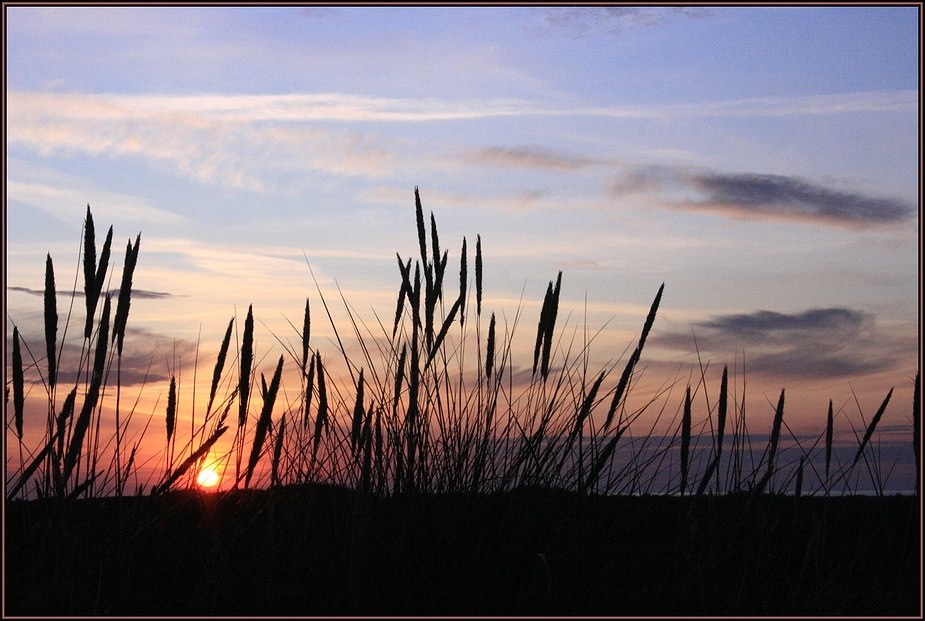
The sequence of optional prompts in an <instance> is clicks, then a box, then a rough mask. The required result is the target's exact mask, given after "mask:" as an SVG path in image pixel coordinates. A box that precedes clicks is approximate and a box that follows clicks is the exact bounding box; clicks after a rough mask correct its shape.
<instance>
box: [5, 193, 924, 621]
mask: <svg viewBox="0 0 925 621" xmlns="http://www.w3.org/2000/svg"><path fill="white" fill-rule="evenodd" d="M415 218H416V224H417V232H418V242H419V244H418V251H419V256H414V257H407V258H403V257H402V256H401V255H400V254H399V255H398V256H397V263H398V268H399V270H398V271H399V277H400V284H399V287H398V293H397V303H396V307H395V312H394V315H391V314H390V315H389V317H390V318H392V319H391V321H388V322H387V323H383V322H382V321H381V320H379V319H378V318H377V324H378V325H377V326H376V327H375V328H374V329H371V328H370V327H369V326H368V325H367V324H366V323H365V322H364V321H363V320H362V319H361V318H360V317H359V316H358V315H357V314H356V313H355V312H353V310H352V308H351V306H350V305H349V303H348V302H347V301H346V300H343V299H342V302H343V305H344V308H345V312H346V317H347V324H348V326H347V327H348V330H347V331H343V332H342V331H341V330H339V329H338V326H337V325H336V324H335V323H334V321H333V319H332V316H333V315H332V310H331V308H330V307H329V304H328V301H327V299H326V298H325V297H324V295H322V294H321V291H320V288H319V289H318V294H319V297H320V302H321V306H322V309H323V311H324V314H325V315H326V316H327V318H328V319H329V320H330V321H331V324H332V327H333V329H334V339H333V342H335V343H336V347H335V349H334V351H332V352H323V351H322V350H321V349H320V348H317V347H313V346H312V343H311V327H312V308H311V304H310V302H309V300H308V299H306V301H305V309H304V316H303V319H302V321H301V329H297V328H295V326H293V330H294V331H295V332H296V334H297V336H298V342H297V343H296V344H295V345H292V344H291V343H289V342H287V341H284V340H283V339H281V338H279V337H277V340H278V341H279V343H280V344H281V345H282V347H283V350H284V351H283V353H282V354H281V355H279V358H278V360H277V362H276V364H275V366H274V367H273V371H272V373H271V374H270V375H269V379H268V378H267V376H265V375H264V374H263V373H261V372H259V370H258V367H259V365H260V361H261V360H262V359H263V358H262V356H261V354H260V353H259V351H258V350H257V348H256V344H255V337H254V321H255V318H254V312H253V306H250V307H249V308H248V311H247V315H246V318H245V320H244V324H243V326H241V328H242V330H241V335H240V339H238V338H237V337H236V338H235V339H234V345H232V333H233V332H234V333H235V334H236V335H237V328H238V325H239V324H238V321H237V318H235V317H232V318H231V320H230V321H229V323H228V326H227V329H226V331H225V333H224V338H223V340H222V342H221V345H220V348H219V353H218V356H217V358H216V360H215V364H214V367H213V371H212V374H211V384H210V390H209V396H208V402H207V405H206V408H205V413H204V414H201V411H200V416H199V418H198V420H197V414H196V410H195V403H194V404H193V406H192V410H191V412H190V413H189V416H187V417H182V418H183V419H185V420H190V427H189V428H188V429H187V428H186V426H185V425H184V426H183V429H181V428H180V425H179V424H178V423H179V421H180V420H181V414H182V412H181V411H180V405H179V404H180V399H179V396H178V394H179V388H178V387H179V384H180V380H181V378H180V377H178V376H177V374H176V373H173V372H172V373H171V377H170V380H169V388H168V394H167V398H166V407H165V408H164V410H163V412H164V425H165V430H166V438H165V440H164V443H163V449H162V450H161V451H160V452H155V453H154V454H153V455H152V454H151V449H150V445H152V444H153V443H155V441H154V440H151V439H150V438H149V436H150V429H153V428H156V427H158V426H154V427H152V426H151V424H150V423H151V419H150V418H149V420H148V421H146V422H144V423H143V424H141V423H137V422H135V420H134V419H135V418H136V407H135V406H131V407H126V405H125V403H124V402H125V401H126V399H125V398H124V397H123V394H122V386H121V369H122V355H123V342H124V337H125V331H126V325H127V321H128V316H129V309H130V306H131V294H132V281H133V274H134V271H135V268H136V264H137V259H138V251H139V246H140V241H141V236H140V234H139V235H138V236H137V237H136V239H135V241H134V243H132V241H131V240H129V242H128V244H127V248H126V253H125V262H124V267H123V272H122V276H121V285H120V288H119V290H118V291H104V284H105V283H106V282H107V281H108V280H109V278H110V277H111V275H110V274H109V256H110V246H111V241H112V228H110V230H109V233H108V235H107V237H106V241H105V243H104V245H103V248H102V252H101V254H100V257H99V261H97V256H96V247H95V243H96V242H95V230H94V223H93V218H92V215H91V213H90V210H89V207H88V209H87V215H86V220H85V223H84V235H83V240H82V256H83V263H82V271H83V276H84V279H83V280H84V297H85V299H86V311H87V318H86V323H85V324H84V326H83V327H84V330H83V331H82V333H81V335H80V337H81V340H80V347H79V348H77V349H79V354H74V349H75V348H72V347H69V348H68V349H67V350H65V347H64V342H65V338H66V333H67V328H66V326H67V325H68V324H69V321H70V311H68V316H67V317H66V318H65V321H64V325H65V329H64V330H63V331H62V333H61V334H59V314H58V308H57V301H56V299H57V292H56V286H55V274H54V267H53V263H52V259H51V256H48V257H47V261H46V275H45V290H44V302H45V304H44V339H45V357H44V359H35V358H33V357H32V354H31V351H32V349H30V348H29V346H28V343H26V342H25V341H24V340H23V337H22V332H21V331H20V329H19V326H16V325H14V326H13V336H12V361H11V362H8V364H10V365H11V367H12V368H11V372H10V373H8V374H7V376H8V378H10V379H9V380H8V382H9V383H8V388H7V402H8V405H9V401H10V397H11V396H12V406H13V407H12V416H10V415H8V416H7V448H8V450H7V455H8V460H7V476H6V490H5V491H6V494H5V495H6V502H5V508H6V518H7V520H6V526H7V532H6V537H7V542H6V543H7V546H6V549H7V557H6V562H7V564H6V570H7V585H6V586H7V589H6V599H5V604H6V607H7V608H6V611H7V612H9V613H11V614H45V615H82V614H120V615H145V614H156V615H173V614H188V615H197V614H202V615H209V614H219V615H229V614H254V615H259V614H271V615H272V614H306V615H307V614H396V615H406V614H425V615H452V614H492V615H504V614H528V615H542V614H553V615H573V614H578V615H638V614H661V615H678V614H703V615H720V614H737V615H738V614H755V615H785V614H797V615H829V614H830V615H853V614H861V615H871V614H899V615H907V614H914V613H915V612H916V611H920V605H921V602H920V598H919V592H918V586H917V585H918V581H919V576H920V570H919V567H920V565H919V560H920V558H919V540H920V538H919V525H920V522H919V505H918V483H917V484H916V492H915V495H914V496H905V497H888V496H886V495H885V493H884V492H885V489H886V485H887V481H888V479H889V467H888V465H887V464H882V463H881V458H880V453H879V452H878V451H877V450H875V438H876V433H877V426H878V423H879V422H880V420H881V418H882V416H883V413H884V411H885V409H886V407H887V404H888V403H889V401H890V398H891V396H892V392H893V391H892V390H891V391H890V392H889V393H888V394H887V395H886V398H885V399H884V400H883V403H882V405H881V406H880V408H879V409H878V410H877V412H876V414H875V415H874V416H873V417H872V418H871V419H870V421H869V422H868V423H864V424H863V427H862V428H863V434H861V433H857V434H856V435H857V447H856V450H852V454H851V455H841V454H840V451H838V450H837V449H836V444H835V438H834V433H833V420H834V418H835V417H836V416H837V415H838V413H833V409H832V405H831V402H830V406H829V412H828V415H827V418H826V426H825V430H824V431H823V432H822V433H821V434H820V437H819V438H818V439H817V440H816V442H814V443H813V444H812V445H811V446H807V445H805V444H801V443H799V442H797V443H796V445H795V446H790V447H787V448H786V449H785V448H784V444H785V441H786V437H785V435H784V432H785V430H786V429H787V426H786V422H785V392H784V391H783V390H782V391H781V393H780V397H779V400H778V403H777V406H776V408H774V416H773V422H772V424H771V429H770V434H769V435H768V439H767V443H766V444H765V445H764V448H763V450H762V449H760V448H756V447H755V446H754V444H755V443H753V441H752V435H751V434H750V433H749V430H748V427H747V425H746V424H745V407H744V395H742V396H738V395H736V394H734V393H733V392H732V391H731V389H730V387H729V383H730V382H729V374H728V369H726V368H725V367H724V369H723V376H722V381H721V383H720V386H719V395H718V398H716V399H713V400H711V399H709V398H707V399H706V402H707V410H708V411H707V421H706V422H707V423H709V424H697V423H695V421H694V406H695V399H697V398H698V395H700V394H702V395H704V396H706V394H707V392H708V391H707V382H706V374H705V372H704V371H703V370H701V372H700V378H699V381H695V382H692V383H688V385H687V386H686V387H685V390H684V398H683V402H682V403H679V404H678V405H677V406H676V409H675V412H674V416H673V417H672V414H671V408H670V407H669V406H668V400H669V398H670V397H671V394H672V392H671V391H672V388H673V387H674V386H673V385H671V386H667V387H664V388H663V389H661V390H660V391H659V392H658V393H657V394H656V396H655V397H654V398H653V399H649V400H646V401H643V402H641V403H636V402H635V401H633V400H631V399H630V395H631V393H632V388H633V386H634V383H635V382H636V381H637V380H638V377H639V375H640V373H641V360H642V355H643V350H644V346H645V343H646V340H647V337H648V335H649V334H650V331H651V330H652V327H653V325H654V322H655V319H656V316H657V313H658V310H659V307H660V305H661V301H662V295H663V292H664V284H662V285H661V286H660V287H659V288H658V290H657V292H656V294H655V297H654V299H653V302H652V304H651V306H650V308H649V312H648V314H647V316H646V317H645V319H644V322H643V327H642V330H641V332H640V334H639V337H638V340H637V342H636V343H635V345H634V346H633V348H632V352H631V353H630V355H629V357H628V358H627V359H626V360H625V361H622V363H609V364H607V365H604V367H603V368H600V369H598V370H596V371H593V372H592V371H591V370H590V369H589V368H588V366H589V365H588V362H587V361H588V359H589V357H588V351H589V347H590V345H591V343H590V342H587V339H586V342H583V343H581V344H580V345H575V343H574V341H572V342H569V341H568V340H567V339H566V338H565V337H564V336H563V334H564V330H563V327H562V325H561V321H560V318H559V312H558V311H559V306H560V291H561V284H562V272H559V273H558V275H557V276H556V278H555V280H554V281H552V280H551V281H550V282H549V284H548V286H547V289H546V295H545V298H544V301H543V305H542V310H541V311H540V315H539V319H538V323H537V330H536V337H535V341H534V349H533V360H532V367H530V366H521V365H518V364H517V363H516V362H515V361H514V359H513V358H514V352H515V347H514V335H515V332H516V329H517V327H518V324H519V322H520V320H521V317H522V312H523V310H522V308H519V309H518V310H517V312H516V314H515V315H514V317H513V319H505V320H503V321H499V320H498V319H497V316H496V314H495V313H491V314H490V316H487V313H486V317H485V318H483V317H482V313H483V257H482V243H481V237H480V236H479V237H478V238H477V242H476V245H475V258H474V276H475V277H474V282H470V280H469V269H468V267H469V257H468V248H469V247H468V245H467V243H466V239H465V238H463V240H462V246H461V250H460V255H459V270H458V282H457V281H456V274H457V272H456V271H455V270H453V271H451V270H450V269H449V266H448V259H449V252H448V250H446V249H444V248H442V247H441V244H440V239H439V236H438V230H437V223H436V219H435V217H434V215H433V214H430V217H429V227H428V226H427V219H425V216H424V210H423V207H422V204H421V199H420V195H419V193H418V191H417V189H415ZM428 233H429V234H428ZM473 296H474V298H475V304H474V305H473V304H471V303H470V302H471V298H472V297H473ZM113 298H115V301H116V308H115V314H114V315H113V309H112V303H113ZM502 316H503V315H502ZM486 323H487V331H483V328H484V327H485V324H486ZM531 334H532V332H531ZM576 350H577V351H576ZM628 350H629V348H628ZM356 352H359V353H356ZM24 354H25V355H24ZM30 358H31V361H30V360H29V359H30ZM274 358H275V356H274V357H272V358H270V360H273V359H274ZM75 369H76V371H75ZM62 370H64V371H66V372H64V373H62ZM258 375H259V380H258ZM113 377H114V380H113ZM692 377H696V376H692ZM113 381H114V385H113ZM914 381H915V397H914V400H913V401H914V403H913V431H914V433H913V435H914V439H913V443H914V450H915V452H916V462H915V464H916V473H918V467H919V463H920V462H919V460H918V451H919V444H918V441H919V439H918V434H919V426H918V421H919V412H918V410H919V407H920V406H919V398H918V395H919V378H918V376H916V378H915V380H914ZM30 382H31V383H30ZM287 382H288V390H287ZM28 386H33V387H41V389H42V390H44V393H45V395H44V402H45V404H46V407H45V409H46V412H45V416H46V418H45V422H44V424H42V425H41V427H42V428H44V435H41V436H38V439H36V437H37V436H36V435H35V434H33V435H32V436H30V435H29V434H28V433H25V432H24V426H25V427H28V425H26V422H27V421H29V420H30V419H29V418H28V417H34V416H35V412H34V411H27V410H28V409H29V408H27V407H26V406H27V401H28V403H29V404H31V405H32V407H33V408H34V404H35V403H36V400H35V399H34V398H32V399H30V400H27V399H26V398H25V394H26V392H27V387H28ZM142 389H144V386H143V387H142ZM223 391H224V394H223ZM293 393H294V394H296V395H297V396H296V397H295V398H292V397H291V395H292V394H293ZM283 395H290V396H288V397H283ZM258 402H259V403H258ZM136 403H137V402H136ZM9 409H10V408H9V407H8V408H7V410H8V411H9ZM229 412H232V417H231V420H229V418H228V414H229ZM235 413H236V414H237V416H234V414H235ZM646 416H647V417H648V419H647V418H645V417H646ZM669 418H670V420H668V421H666V420H665V419H669ZM644 423H645V424H646V425H647V426H646V427H645V429H644V430H643V432H642V433H640V432H639V431H638V429H637V427H639V426H641V425H643V424H644ZM657 425H662V426H665V425H667V426H668V427H669V428H671V429H673V430H674V431H673V433H671V434H667V435H666V434H664V433H660V434H659V433H654V430H655V429H656V427H657ZM35 427H36V426H35V425H34V424H33V425H32V428H35ZM232 427H233V428H234V431H233V433H226V432H228V431H229V429H231V428H232ZM704 429H709V431H707V432H706V433H704V431H703V430H704ZM178 439H179V441H178ZM704 447H706V448H704ZM11 449H12V450H11ZM788 451H789V453H788ZM785 453H786V454H787V458H786V459H785V458H784V456H785ZM794 455H796V456H795V457H794ZM14 456H15V457H18V462H17V461H15V459H11V457H14ZM11 464H12V465H11ZM823 464H824V465H823ZM206 467H209V468H212V469H215V470H217V471H219V472H220V473H221V476H222V478H223V480H224V481H225V482H226V483H225V484H224V485H223V488H222V489H223V491H221V492H217V493H215V492H208V491H205V490H200V489H197V488H196V486H195V483H194V481H195V479H196V477H197V475H198V474H199V473H200V472H201V471H202V470H203V469H204V468H206ZM865 475H866V477H868V478H869V479H870V481H871V483H872V484H873V485H874V488H875V491H876V492H877V496H876V498H865V497H859V496H855V495H853V491H854V490H855V489H856V488H857V486H858V483H859V479H860V478H861V477H863V476H865ZM784 491H791V492H793V494H792V495H787V496H785V495H784V494H783V492H784Z"/></svg>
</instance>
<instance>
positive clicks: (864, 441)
mask: <svg viewBox="0 0 925 621" xmlns="http://www.w3.org/2000/svg"><path fill="white" fill-rule="evenodd" d="M892 396H893V389H892V388H890V392H888V393H887V394H886V398H885V399H884V400H883V403H881V404H880V409H878V410H877V413H876V414H874V417H873V418H872V419H870V424H869V425H868V426H867V431H866V432H865V433H864V438H863V439H862V440H861V444H860V446H858V452H857V453H855V455H854V461H853V462H852V463H851V467H852V468H853V467H854V466H856V465H857V463H858V460H860V459H861V455H862V454H863V453H864V449H865V448H866V447H867V443H868V442H870V438H871V436H873V435H874V429H876V428H877V423H879V422H880V419H881V418H882V417H883V413H884V412H885V411H886V406H887V404H888V403H889V402H890V397H892Z"/></svg>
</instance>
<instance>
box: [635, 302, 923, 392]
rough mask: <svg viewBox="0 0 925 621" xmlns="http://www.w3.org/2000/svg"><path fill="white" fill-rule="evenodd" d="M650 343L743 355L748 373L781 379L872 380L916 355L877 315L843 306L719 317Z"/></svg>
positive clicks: (705, 352)
mask: <svg viewBox="0 0 925 621" xmlns="http://www.w3.org/2000/svg"><path fill="white" fill-rule="evenodd" d="M651 342H652V343H653V344H654V345H657V346H659V347H664V348H666V349H673V350H683V351H688V352H693V351H699V352H700V354H701V355H705V354H727V353H730V352H733V353H735V352H743V351H744V352H745V361H746V364H745V369H746V371H747V372H750V373H758V374H761V375H766V376H772V377H783V378H814V379H823V378H843V377H854V376H860V375H868V374H873V373H879V372H884V371H889V370H893V369H895V368H897V367H898V366H899V365H900V364H902V362H903V361H904V360H905V359H907V358H909V359H911V357H912V356H913V355H914V354H915V351H914V350H915V343H914V342H913V343H912V344H911V345H910V344H909V342H908V341H907V339H906V338H901V337H899V336H897V335H892V334H890V333H888V332H886V331H884V330H881V329H880V328H878V326H877V325H876V321H875V317H874V316H873V315H871V314H868V313H864V312H861V311H858V310H854V309H849V308H839V307H830V308H817V309H810V310H806V311H802V312H798V313H792V314H788V313H779V312H774V311H768V310H758V311H755V312H753V313H740V314H729V315H719V316H716V317H713V318H711V319H709V320H706V321H702V322H699V323H695V324H693V326H692V331H691V332H681V331H675V332H666V333H661V334H655V335H653V336H652V337H651Z"/></svg>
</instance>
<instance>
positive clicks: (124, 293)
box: [112, 233, 141, 357]
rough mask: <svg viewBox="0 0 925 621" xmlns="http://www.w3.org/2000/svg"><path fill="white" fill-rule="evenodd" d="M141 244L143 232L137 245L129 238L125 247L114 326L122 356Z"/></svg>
mask: <svg viewBox="0 0 925 621" xmlns="http://www.w3.org/2000/svg"><path fill="white" fill-rule="evenodd" d="M140 246H141V233H139V234H138V237H137V238H136V239H135V245H134V246H133V245H132V241H131V240H129V242H128V246H127V247H126V249H125V266H124V267H123V268H122V284H121V285H120V286H119V303H118V305H117V306H116V318H115V320H114V321H113V326H112V339H113V340H114V341H116V347H117V350H118V352H119V356H120V357H121V356H122V342H123V341H124V340H125V326H126V323H127V322H128V311H129V307H130V306H131V305H132V276H133V274H134V273H135V265H136V264H137V263H138V248H139V247H140Z"/></svg>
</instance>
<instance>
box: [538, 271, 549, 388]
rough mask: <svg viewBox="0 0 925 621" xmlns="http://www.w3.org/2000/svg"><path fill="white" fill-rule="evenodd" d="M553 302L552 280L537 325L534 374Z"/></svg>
mask: <svg viewBox="0 0 925 621" xmlns="http://www.w3.org/2000/svg"><path fill="white" fill-rule="evenodd" d="M551 304H552V281H550V282H549V285H547V287H546V295H545V296H544V297H543V308H542V309H541V310H540V320H539V322H538V323H537V326H536V344H535V345H534V346H533V374H534V375H536V370H537V368H539V366H540V352H541V351H542V348H543V340H544V337H545V335H546V325H547V323H549V307H550V305H551Z"/></svg>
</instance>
